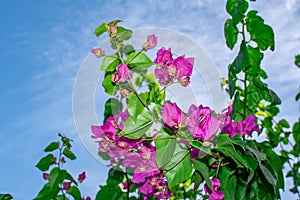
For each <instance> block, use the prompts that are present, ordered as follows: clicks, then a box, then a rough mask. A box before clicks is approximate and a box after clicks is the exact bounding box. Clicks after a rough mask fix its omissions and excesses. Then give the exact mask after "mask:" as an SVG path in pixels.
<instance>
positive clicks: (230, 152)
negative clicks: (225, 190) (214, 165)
mask: <svg viewBox="0 0 300 200" xmlns="http://www.w3.org/2000/svg"><path fill="white" fill-rule="evenodd" d="M215 149H216V150H217V151H219V152H221V153H222V154H224V155H225V156H226V157H229V158H232V159H233V160H234V161H235V163H236V164H237V165H238V167H244V166H245V167H247V163H246V162H245V161H244V159H243V157H242V155H241V154H240V153H238V152H237V151H236V149H235V148H234V146H233V145H232V143H231V142H230V139H229V136H228V134H221V135H220V137H219V140H218V141H217V144H216V147H215Z"/></svg>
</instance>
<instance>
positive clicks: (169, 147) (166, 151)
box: [154, 130, 177, 168]
mask: <svg viewBox="0 0 300 200" xmlns="http://www.w3.org/2000/svg"><path fill="white" fill-rule="evenodd" d="M154 143H155V147H156V163H157V166H158V167H159V168H161V167H164V166H165V165H166V164H168V163H169V161H170V160H171V158H172V156H173V154H174V151H175V147H176V143H177V142H176V139H175V138H171V136H170V135H169V134H168V133H166V132H165V131H164V130H160V131H159V132H158V133H157V135H156V137H155V140H154Z"/></svg>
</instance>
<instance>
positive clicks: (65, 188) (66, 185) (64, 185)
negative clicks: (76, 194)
mask: <svg viewBox="0 0 300 200" xmlns="http://www.w3.org/2000/svg"><path fill="white" fill-rule="evenodd" d="M71 183H72V182H63V186H62V189H63V190H68V189H70V187H71Z"/></svg>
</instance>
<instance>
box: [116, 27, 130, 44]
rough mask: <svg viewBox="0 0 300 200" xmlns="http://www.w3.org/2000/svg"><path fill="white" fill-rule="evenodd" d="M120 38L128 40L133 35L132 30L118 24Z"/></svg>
mask: <svg viewBox="0 0 300 200" xmlns="http://www.w3.org/2000/svg"><path fill="white" fill-rule="evenodd" d="M117 29H118V32H117V33H118V36H119V37H118V39H119V40H121V41H124V40H128V39H130V38H131V36H132V31H131V30H129V29H126V28H123V27H121V26H118V28H117Z"/></svg>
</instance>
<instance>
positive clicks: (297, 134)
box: [292, 122, 300, 145]
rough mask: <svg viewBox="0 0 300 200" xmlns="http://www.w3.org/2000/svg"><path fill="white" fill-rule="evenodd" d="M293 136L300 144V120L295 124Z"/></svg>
mask: <svg viewBox="0 0 300 200" xmlns="http://www.w3.org/2000/svg"><path fill="white" fill-rule="evenodd" d="M292 133H293V138H294V140H295V143H296V144H298V145H299V143H300V122H296V123H295V124H294V126H293V130H292Z"/></svg>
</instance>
